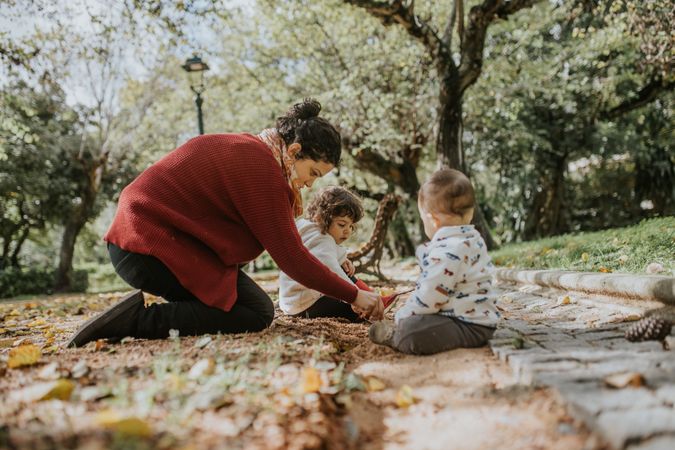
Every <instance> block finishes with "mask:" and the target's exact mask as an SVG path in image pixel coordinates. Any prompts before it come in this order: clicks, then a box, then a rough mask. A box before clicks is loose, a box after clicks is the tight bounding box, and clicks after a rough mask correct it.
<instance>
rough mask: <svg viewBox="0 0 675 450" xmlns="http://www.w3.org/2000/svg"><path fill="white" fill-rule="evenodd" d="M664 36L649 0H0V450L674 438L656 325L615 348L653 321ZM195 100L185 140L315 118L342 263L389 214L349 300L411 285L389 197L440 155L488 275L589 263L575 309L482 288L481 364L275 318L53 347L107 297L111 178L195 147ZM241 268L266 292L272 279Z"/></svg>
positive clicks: (665, 137)
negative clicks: (308, 108)
mask: <svg viewBox="0 0 675 450" xmlns="http://www.w3.org/2000/svg"><path fill="white" fill-rule="evenodd" d="M674 20H675V4H673V2H672V1H668V0H653V1H641V0H567V1H563V0H511V1H506V0H471V1H469V0H439V1H421V0H418V1H410V0H409V1H401V0H391V1H374V0H345V1H337V0H316V1H310V0H280V1H271V0H250V1H245V0H230V1H225V0H222V1H216V0H192V1H186V0H182V1H174V0H115V1H101V0H70V1H65V0H60V1H55V0H3V1H1V2H0V61H1V62H2V64H0V299H2V300H1V301H0V448H12V449H17V448H30V449H61V448H69V449H72V448H81V449H86V450H103V449H124V450H130V449H137V450H145V449H151V448H152V449H167V450H168V449H181V450H194V449H220V448H233V449H234V448H242V449H247V450H249V449H265V450H274V449H279V450H281V449H329V450H333V449H335V450H337V449H339V450H344V449H356V448H359V449H368V450H371V449H372V450H381V449H385V448H386V449H388V450H394V449H407V448H415V449H422V448H425V449H427V448H429V449H431V448H437V449H445V448H463V449H485V448H490V449H491V448H500V449H518V450H523V449H528V450H529V449H547V450H557V449H560V450H570V449H579V450H580V449H585V450H589V449H598V450H600V449H602V450H604V449H607V448H621V449H623V448H628V447H630V449H635V448H638V449H644V448H650V449H653V448H668V449H671V448H673V444H672V443H673V440H675V428H673V424H674V423H675V421H673V402H674V401H675V400H673V398H674V397H673V392H675V391H673V385H672V380H673V379H675V378H674V377H673V373H674V371H675V366H673V358H672V351H673V350H672V348H675V340H673V339H675V337H673V336H672V335H671V336H669V337H667V338H665V339H664V340H663V343H661V342H655V341H651V342H638V343H633V342H627V341H626V339H625V337H624V332H625V330H626V329H627V328H628V327H629V326H632V323H633V322H634V321H636V320H638V319H641V318H642V317H643V316H644V315H646V314H647V313H648V312H649V311H648V310H656V309H657V308H661V307H663V306H664V305H663V304H659V303H657V302H654V301H650V300H653V298H652V297H649V295H651V294H652V293H653V292H651V291H649V289H646V287H650V286H655V285H667V286H670V288H669V289H670V291H667V292H665V291H664V290H663V289H662V290H661V291H660V292H661V294H664V292H665V294H668V293H670V297H667V296H665V297H662V298H660V300H661V301H663V302H664V303H668V302H669V303H670V305H671V306H670V310H669V311H670V314H671V316H670V317H671V318H672V319H673V321H675V310H673V308H672V305H673V304H675V303H673V302H674V300H673V297H672V283H673V277H672V275H673V273H674V271H675V152H673V149H672V144H673V137H674V136H673V134H674V128H673V99H674V95H673V86H674V82H675V77H674V76H673V72H672V69H673V59H674V58H675V50H674V48H673V42H675V27H673V21H674ZM194 56H198V57H199V58H200V59H201V61H202V62H204V63H206V64H208V67H209V70H206V71H201V72H191V74H192V75H196V78H195V79H193V80H192V81H189V80H188V78H187V77H186V75H187V73H186V71H185V70H184V67H183V66H184V65H185V64H186V60H189V59H193V57H194ZM193 62H195V61H193ZM201 77H203V78H201ZM195 90H196V91H197V92H199V93H200V95H199V98H198V99H199V100H201V101H202V102H203V103H202V104H201V112H202V114H203V125H204V132H206V133H226V132H250V133H258V132H259V131H260V130H262V129H263V128H267V127H270V126H272V125H273V124H274V121H275V118H276V117H277V116H279V115H281V114H283V113H284V112H285V111H286V110H287V109H288V107H289V106H291V105H292V104H293V103H295V102H297V101H299V100H301V99H302V98H304V97H314V98H317V99H318V100H319V101H320V102H321V103H322V105H323V111H322V115H323V116H325V117H326V118H328V119H329V120H330V121H331V122H332V123H334V124H335V125H336V126H337V127H338V128H339V130H340V132H341V134H342V138H343V158H342V160H343V162H342V165H341V166H340V168H339V169H337V170H334V171H333V172H332V173H331V174H330V175H329V176H326V177H325V178H323V179H321V180H319V182H317V183H316V185H315V186H314V188H313V189H312V190H310V191H308V192H305V193H304V196H305V198H306V199H308V198H310V197H311V195H313V193H314V192H316V189H318V188H320V187H321V186H326V185H331V184H340V185H343V186H347V187H350V188H351V189H353V190H355V191H357V192H358V193H359V194H360V195H361V196H362V197H363V198H364V202H365V206H366V209H367V215H366V218H365V219H364V220H363V221H362V222H361V223H360V224H359V227H358V230H357V233H356V235H355V236H354V237H353V238H352V239H351V240H350V241H349V242H348V243H347V244H348V246H350V247H351V248H353V249H356V248H359V246H360V245H362V244H364V243H365V242H367V241H369V240H370V239H371V238H372V235H373V232H374V231H373V228H374V218H375V215H376V211H377V209H378V206H379V205H380V203H381V202H382V200H383V199H386V198H390V197H389V196H388V194H395V195H398V196H400V198H401V203H400V204H399V206H398V210H397V212H396V214H395V215H394V217H393V220H392V221H391V223H389V226H388V227H387V229H386V233H387V234H386V239H385V240H384V241H383V244H384V247H383V261H382V272H383V273H384V274H385V275H386V276H387V277H388V279H386V280H379V279H377V277H374V276H369V275H365V274H361V275H360V276H362V277H363V278H364V279H366V280H367V281H368V282H369V283H370V284H372V285H373V286H374V287H377V288H378V289H382V290H384V289H388V290H391V289H397V290H398V289H405V288H410V287H411V286H413V284H414V282H415V280H416V278H417V276H418V273H419V270H418V267H417V264H416V262H415V261H414V258H413V257H412V255H413V250H414V248H415V246H416V245H417V244H419V243H420V242H422V240H423V239H424V237H423V236H422V233H421V226H420V222H419V217H418V214H417V208H416V193H417V190H418V188H419V186H420V184H421V183H423V182H424V180H425V179H426V178H427V176H428V175H429V174H430V173H431V172H432V171H433V170H435V169H436V168H437V167H438V166H439V165H449V166H451V167H455V168H460V169H462V170H464V171H465V172H467V173H468V174H469V175H470V176H471V178H472V180H473V182H474V185H475V187H476V191H477V194H478V204H479V208H478V209H477V217H476V222H477V225H478V227H479V229H480V230H481V231H482V233H483V235H484V236H485V237H486V240H487V241H488V242H489V243H490V246H491V255H492V258H493V261H494V262H495V263H496V264H497V265H498V266H501V267H502V268H504V267H507V268H514V269H515V270H514V271H504V270H501V269H500V270H499V271H498V275H499V273H502V274H503V273H504V272H515V273H517V274H518V273H522V272H520V271H519V269H563V270H573V271H580V272H595V274H592V275H590V276H589V275H585V274H584V275H582V276H580V277H577V278H576V279H581V278H583V279H585V280H586V279H587V280H591V281H592V280H598V279H599V280H600V281H599V282H598V283H596V284H600V285H601V286H600V289H599V290H598V291H596V294H598V295H596V294H589V293H588V292H583V293H582V292H580V291H581V290H583V289H576V290H574V289H572V288H580V286H572V288H569V289H570V290H565V289H563V290H562V291H557V290H554V289H549V288H548V287H542V286H539V287H536V286H531V285H527V286H520V285H513V284H510V283H507V282H504V279H503V278H502V279H501V281H500V283H499V286H498V289H499V298H498V299H497V300H496V301H497V306H498V307H499V308H500V310H501V311H502V312H503V315H504V319H505V320H504V323H503V324H502V325H501V326H500V328H499V329H498V330H497V333H496V334H495V339H493V340H492V341H491V342H490V347H489V348H488V347H485V348H480V349H457V350H453V351H450V352H445V353H442V354H438V355H432V356H427V357H419V356H409V355H401V354H398V353H396V352H394V351H392V350H390V349H388V348H385V347H382V346H377V345H374V344H372V343H371V342H370V341H369V340H368V337H367V334H368V327H367V326H366V325H365V324H358V323H357V324H352V323H345V322H344V321H340V320H334V319H315V320H303V319H302V318H294V317H288V316H285V315H283V314H281V313H280V312H279V311H277V316H276V318H275V320H274V322H273V324H272V325H271V326H270V328H268V329H266V330H264V331H262V332H259V333H244V334H237V335H206V336H199V337H192V336H187V337H186V336H178V335H176V334H175V333H174V334H172V335H171V336H169V337H167V339H163V340H154V341H146V340H137V339H131V338H126V339H124V340H123V341H122V342H121V343H119V344H116V343H111V342H106V341H105V340H99V341H97V342H92V343H90V344H88V345H86V346H84V347H82V348H65V343H66V342H67V341H68V339H70V337H71V336H72V334H73V332H74V331H75V330H76V329H77V328H78V327H80V326H81V325H82V323H84V322H85V321H86V320H87V319H89V318H91V317H95V316H96V315H97V314H99V313H100V312H101V311H104V310H105V309H106V308H108V307H109V306H110V305H112V304H114V303H115V302H117V301H119V299H120V297H121V296H123V295H124V293H125V292H126V291H128V289H129V287H128V286H126V285H125V284H124V283H123V282H122V281H121V280H120V279H119V278H118V277H117V276H116V275H115V274H114V272H113V270H112V267H111V265H110V263H109V260H108V255H107V252H106V249H105V246H104V243H103V241H102V239H101V237H102V235H103V234H104V233H105V231H106V229H107V227H108V226H109V224H110V222H111V221H112V217H113V215H114V212H115V207H116V201H117V198H118V196H119V194H120V192H121V190H122V189H123V187H124V186H125V185H127V184H128V183H129V182H131V180H133V179H134V177H136V176H137V175H138V174H139V173H140V172H141V171H143V170H144V169H145V168H147V167H148V166H149V165H150V164H152V163H153V162H154V161H156V160H158V159H159V158H161V157H162V156H164V155H166V154H167V153H168V152H170V151H171V150H173V149H174V148H175V147H177V146H179V145H181V144H182V143H184V142H186V141H187V140H189V139H190V138H192V137H194V136H196V135H197V134H198V133H199V128H198V120H197V110H196V107H195V106H196V103H195V101H196V97H195V92H194V91H195ZM371 268H372V267H371ZM248 270H249V271H250V272H252V277H254V279H255V280H256V281H257V282H258V283H259V284H260V285H261V287H262V288H263V289H264V290H265V291H266V292H268V293H269V294H270V296H271V297H272V298H273V299H274V300H276V296H277V289H278V272H277V271H276V270H275V267H274V262H273V261H271V259H270V258H269V257H268V256H266V255H265V254H263V256H261V257H260V258H258V260H257V261H256V262H255V264H252V265H250V266H249V268H248ZM253 272H255V273H253ZM556 273H557V272H556ZM617 273H619V274H617ZM621 273H625V274H624V275H621ZM652 274H656V275H660V276H653V275H652ZM626 277H627V278H626ZM616 280H619V282H617V281H616ZM621 280H624V281H621ZM625 280H627V281H625ZM590 284H593V283H590ZM588 285H589V283H586V285H585V286H586V287H587V286H588ZM612 286H614V287H616V286H620V287H623V288H624V289H623V290H621V289H619V290H618V291H617V290H616V289H615V291H614V295H615V296H614V297H609V298H605V297H603V296H602V295H600V294H607V293H608V292H607V291H608V289H609V288H611V287H612ZM581 287H583V286H581ZM628 291H630V292H628ZM644 291H649V292H647V294H648V295H647V297H648V298H646V299H645V298H642V299H641V300H638V299H637V298H633V297H631V296H630V295H634V294H636V293H638V294H639V293H640V292H643V293H644ZM643 297H644V296H643ZM146 301H147V302H148V303H152V302H157V301H161V299H159V298H156V297H153V296H150V295H146ZM399 303H400V302H399ZM399 306H400V305H399ZM662 309H663V308H661V310H662ZM665 309H667V308H665ZM664 314H665V313H664ZM664 317H665V316H664ZM645 320H646V321H647V322H646V323H650V324H652V325H653V324H654V323H665V322H664V321H665V320H666V319H663V318H662V319H658V320H661V322H655V321H654V320H653V319H651V318H646V319H643V320H640V321H639V322H637V323H636V324H635V325H640V324H642V323H645V322H644V321H645ZM650 321H651V322H650ZM669 342H670V344H668V343H669ZM668 345H670V348H671V350H670V351H668V350H667V348H668ZM626 373H627V374H628V375H629V376H628V377H627V376H626ZM617 374H618V375H619V376H618V379H617V376H616V375H617ZM537 380H538V381H537ZM542 380H543V381H542ZM659 444H662V447H658V445H659Z"/></svg>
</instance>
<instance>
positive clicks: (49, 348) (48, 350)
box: [42, 345, 59, 353]
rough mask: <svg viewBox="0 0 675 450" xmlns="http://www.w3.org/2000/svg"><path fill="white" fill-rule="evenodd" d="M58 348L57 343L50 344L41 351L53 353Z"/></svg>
mask: <svg viewBox="0 0 675 450" xmlns="http://www.w3.org/2000/svg"><path fill="white" fill-rule="evenodd" d="M58 349H59V346H58V345H50V346H49V347H45V348H43V349H42V351H43V352H45V353H54V352H55V351H57V350H58Z"/></svg>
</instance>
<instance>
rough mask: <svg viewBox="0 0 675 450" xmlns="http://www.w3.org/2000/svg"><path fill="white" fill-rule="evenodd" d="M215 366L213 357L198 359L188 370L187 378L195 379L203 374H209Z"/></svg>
mask: <svg viewBox="0 0 675 450" xmlns="http://www.w3.org/2000/svg"><path fill="white" fill-rule="evenodd" d="M215 367H216V364H215V362H214V361H213V359H211V358H205V359H200V360H199V361H197V362H196V363H195V364H194V365H193V366H192V368H191V369H190V372H188V378H189V379H191V380H196V379H197V378H201V377H202V376H204V375H211V374H212V373H213V370H214V368H215Z"/></svg>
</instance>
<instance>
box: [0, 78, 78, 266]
mask: <svg viewBox="0 0 675 450" xmlns="http://www.w3.org/2000/svg"><path fill="white" fill-rule="evenodd" d="M0 98H1V100H2V101H0V110H1V113H2V121H0V161H2V168H1V169H0V211H2V217H1V218H0V238H1V239H2V244H3V251H2V254H1V255H0V259H1V260H0V268H1V267H3V266H5V267H6V266H8V265H15V266H16V265H18V264H19V259H18V255H19V253H20V250H21V246H22V245H23V243H24V241H25V239H26V238H27V237H29V234H30V233H31V232H34V231H36V230H43V229H44V228H45V227H46V226H47V224H48V223H50V222H51V223H54V222H60V221H61V220H63V217H64V215H65V214H66V213H67V210H68V209H69V207H70V201H71V198H72V197H71V196H70V195H69V193H70V179H69V177H68V169H69V166H68V157H67V153H68V150H69V149H72V147H73V145H74V144H75V142H74V141H73V137H72V134H73V133H74V132H75V130H76V128H77V120H78V117H77V114H76V113H75V111H73V110H72V109H70V108H68V107H67V106H66V105H65V100H64V94H63V92H62V91H61V90H60V89H59V88H58V87H57V86H54V85H53V84H43V85H41V86H38V87H37V88H36V87H33V86H29V85H28V84H27V83H25V82H17V83H15V84H12V85H10V86H9V88H8V89H6V90H3V91H2V92H0Z"/></svg>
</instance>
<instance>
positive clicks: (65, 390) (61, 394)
mask: <svg viewBox="0 0 675 450" xmlns="http://www.w3.org/2000/svg"><path fill="white" fill-rule="evenodd" d="M73 389H75V383H73V382H72V381H70V380H66V379H64V378H61V379H60V380H56V381H55V384H54V386H52V388H51V389H50V390H49V392H47V393H46V394H45V395H44V396H43V397H42V398H40V400H52V399H57V400H68V399H69V398H70V394H72V393H73Z"/></svg>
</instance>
